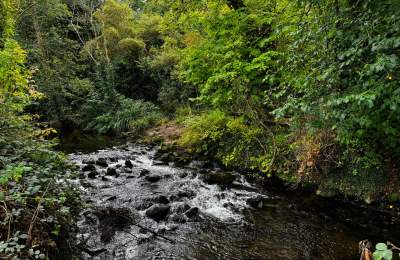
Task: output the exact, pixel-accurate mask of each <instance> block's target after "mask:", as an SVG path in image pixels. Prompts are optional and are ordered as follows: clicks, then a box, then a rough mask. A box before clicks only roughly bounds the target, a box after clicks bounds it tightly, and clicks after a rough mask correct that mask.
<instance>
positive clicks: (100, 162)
mask: <svg viewBox="0 0 400 260" xmlns="http://www.w3.org/2000/svg"><path fill="white" fill-rule="evenodd" d="M96 164H97V165H98V166H101V167H107V166H108V163H107V159H106V158H99V159H97V161H96Z"/></svg>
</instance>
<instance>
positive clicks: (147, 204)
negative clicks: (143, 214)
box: [134, 200, 154, 210]
mask: <svg viewBox="0 0 400 260" xmlns="http://www.w3.org/2000/svg"><path fill="white" fill-rule="evenodd" d="M153 205H154V203H153V202H152V201H149V200H145V201H140V202H137V204H136V205H135V206H134V207H135V209H137V210H145V209H148V208H150V207H151V206H153Z"/></svg>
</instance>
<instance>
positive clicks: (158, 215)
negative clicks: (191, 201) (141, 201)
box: [146, 204, 171, 221]
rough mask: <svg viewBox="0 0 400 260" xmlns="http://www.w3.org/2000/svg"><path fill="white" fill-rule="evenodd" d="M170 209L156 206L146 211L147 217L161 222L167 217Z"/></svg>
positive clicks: (159, 205)
mask: <svg viewBox="0 0 400 260" xmlns="http://www.w3.org/2000/svg"><path fill="white" fill-rule="evenodd" d="M170 208H171V207H170V206H169V205H162V204H156V205H153V206H151V207H150V208H149V209H147V210H146V216H148V217H149V218H152V219H154V220H156V221H160V220H163V219H165V218H166V217H167V215H168V213H169V210H170Z"/></svg>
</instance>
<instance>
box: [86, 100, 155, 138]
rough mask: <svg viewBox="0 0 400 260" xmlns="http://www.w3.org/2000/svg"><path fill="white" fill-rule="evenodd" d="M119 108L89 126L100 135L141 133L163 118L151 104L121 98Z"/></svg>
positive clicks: (93, 121) (97, 118) (111, 110)
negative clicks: (127, 132)
mask: <svg viewBox="0 0 400 260" xmlns="http://www.w3.org/2000/svg"><path fill="white" fill-rule="evenodd" d="M119 101H120V104H119V106H116V107H114V108H113V109H110V111H107V112H105V113H104V114H102V115H100V116H96V117H95V118H94V119H93V120H92V121H91V122H90V123H89V125H88V128H89V129H93V130H96V131H97V132H99V133H109V132H117V133H120V132H125V131H137V132H140V131H142V130H144V129H146V128H148V127H150V126H152V125H154V124H155V123H157V122H158V121H159V120H161V118H162V114H161V112H160V110H159V109H158V108H157V107H156V106H155V105H153V104H152V103H150V102H144V101H141V100H131V99H128V98H121V100H119Z"/></svg>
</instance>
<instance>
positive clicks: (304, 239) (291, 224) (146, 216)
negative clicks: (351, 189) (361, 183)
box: [60, 138, 400, 260]
mask: <svg viewBox="0 0 400 260" xmlns="http://www.w3.org/2000/svg"><path fill="white" fill-rule="evenodd" d="M84 139H85V138H84ZM77 141H78V140H74V139H72V140H71V139H64V140H63V142H62V144H63V145H62V146H61V148H60V149H61V150H64V151H65V152H66V153H68V157H69V160H70V161H71V162H73V163H74V164H76V165H78V166H79V169H80V171H81V172H80V176H79V178H77V180H76V181H75V183H76V184H77V185H78V186H79V188H80V189H81V191H82V194H83V201H84V202H85V205H84V206H85V209H84V210H83V211H82V213H81V216H80V221H79V223H78V225H79V234H78V235H77V241H78V243H79V244H80V246H81V247H82V248H84V249H85V250H86V252H84V253H83V257H84V259H99V260H100V259H105V260H106V259H359V252H358V242H359V241H360V240H363V239H370V240H371V241H373V242H378V241H387V240H389V241H393V242H398V241H400V229H399V228H398V227H399V217H398V215H396V214H386V213H381V212H379V211H375V210H373V209H371V208H369V207H366V206H360V205H358V206H356V205H355V204H351V203H347V202H341V201H338V200H333V199H325V198H320V197H317V196H315V195H313V194H310V193H304V192H298V191H289V190H279V189H276V188H275V189H269V188H268V187H265V186H261V185H259V184H257V183H255V182H253V181H251V180H250V179H248V178H246V177H245V176H244V175H242V174H239V173H237V172H235V171H229V172H228V171H226V170H223V169H221V168H219V167H218V166H215V167H205V166H204V163H203V162H199V161H192V162H190V163H188V164H186V165H179V166H178V165H175V164H174V162H168V161H166V160H160V158H159V155H158V154H157V147H150V146H145V145H140V144H135V143H129V142H126V141H122V140H118V141H114V142H110V140H108V139H107V140H103V139H102V141H101V142H100V141H98V142H97V141H96V138H91V139H90V141H88V142H87V143H88V144H90V145H78V144H76V142H77ZM79 142H80V141H79ZM93 142H95V143H96V145H93ZM74 143H75V144H76V145H74ZM216 176H217V177H216ZM221 176H222V177H221ZM226 178H228V179H226Z"/></svg>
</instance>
